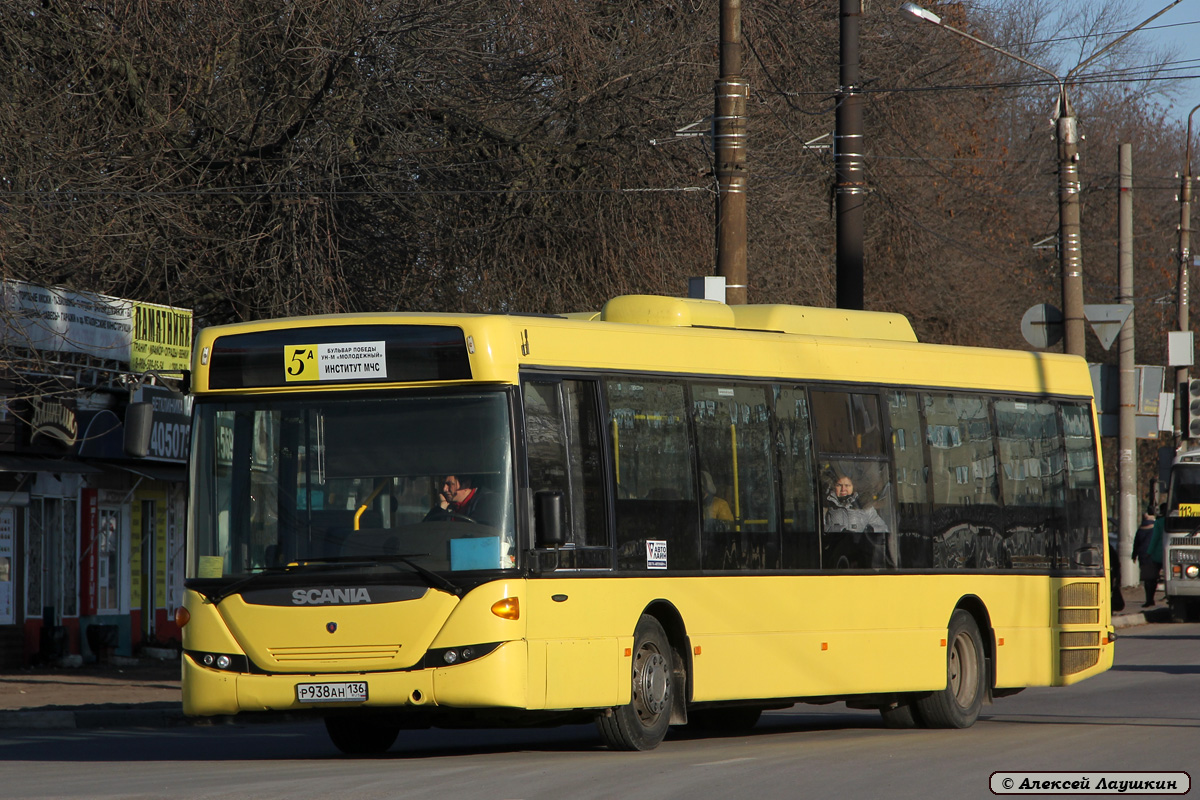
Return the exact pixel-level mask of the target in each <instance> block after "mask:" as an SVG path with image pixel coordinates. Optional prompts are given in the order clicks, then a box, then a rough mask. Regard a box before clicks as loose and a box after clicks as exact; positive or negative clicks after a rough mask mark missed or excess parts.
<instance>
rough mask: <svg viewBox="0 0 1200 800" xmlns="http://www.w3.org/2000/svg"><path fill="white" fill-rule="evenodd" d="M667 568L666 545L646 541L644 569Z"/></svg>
mask: <svg viewBox="0 0 1200 800" xmlns="http://www.w3.org/2000/svg"><path fill="white" fill-rule="evenodd" d="M666 568H667V543H666V542H656V541H649V540H648V541H647V542H646V569H666Z"/></svg>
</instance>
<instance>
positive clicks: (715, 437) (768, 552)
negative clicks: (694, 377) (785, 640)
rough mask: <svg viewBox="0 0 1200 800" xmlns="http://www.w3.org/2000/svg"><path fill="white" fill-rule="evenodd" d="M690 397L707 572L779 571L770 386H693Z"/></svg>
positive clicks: (703, 558)
mask: <svg viewBox="0 0 1200 800" xmlns="http://www.w3.org/2000/svg"><path fill="white" fill-rule="evenodd" d="M691 393H692V421H693V430H694V432H695V434H696V455H697V457H698V459H699V463H700V475H699V477H700V487H699V489H700V491H699V494H700V513H701V519H702V520H703V523H702V524H703V536H702V542H701V563H702V566H703V568H704V569H707V570H742V569H745V570H755V569H778V568H779V566H780V563H779V525H778V524H777V521H776V518H775V517H776V510H775V471H774V469H773V468H772V464H771V410H770V408H771V407H770V406H769V405H768V404H767V390H766V387H763V386H729V385H712V384H704V383H693V384H692V385H691Z"/></svg>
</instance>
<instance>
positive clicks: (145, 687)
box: [0, 586, 1171, 729]
mask: <svg viewBox="0 0 1200 800" xmlns="http://www.w3.org/2000/svg"><path fill="white" fill-rule="evenodd" d="M1122 594H1123V596H1124V598H1125V609H1124V610H1123V611H1120V612H1117V613H1115V614H1113V627H1114V628H1128V627H1131V626H1134V625H1145V624H1146V623H1150V622H1155V623H1158V622H1170V620H1171V616H1170V612H1169V611H1168V609H1167V605H1166V603H1165V602H1164V600H1163V597H1162V592H1161V590H1160V591H1159V593H1158V595H1157V597H1156V599H1157V600H1158V602H1157V604H1156V605H1155V606H1154V608H1150V609H1143V608H1142V607H1141V606H1142V602H1143V601H1144V600H1145V595H1144V594H1143V592H1142V589H1141V587H1140V586H1138V587H1133V588H1127V589H1125V590H1124V592H1123V593H1122ZM180 704H181V697H180V690H179V662H178V661H156V660H151V659H121V660H120V663H119V664H87V665H85V666H82V667H77V668H54V667H37V668H29V669H23V670H12V671H9V672H0V729H5V728H10V729H11V728H132V727H158V728H161V727H168V726H174V725H187V724H189V720H188V718H187V717H185V716H184V715H183V710H182V708H181V705H180Z"/></svg>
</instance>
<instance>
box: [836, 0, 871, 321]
mask: <svg viewBox="0 0 1200 800" xmlns="http://www.w3.org/2000/svg"><path fill="white" fill-rule="evenodd" d="M841 3H842V5H841V13H840V19H841V27H840V31H841V62H842V63H841V71H840V73H839V86H838V104H837V114H836V119H835V123H834V134H833V140H834V157H835V164H836V186H835V189H834V192H835V197H836V202H837V307H838V308H852V309H859V310H861V309H862V308H863V239H864V238H865V233H864V228H863V204H864V203H865V201H866V195H867V184H866V175H865V174H864V170H863V112H862V95H861V94H860V93H859V88H860V84H861V82H862V76H861V74H860V72H859V68H858V62H859V59H858V28H859V22H860V20H861V18H862V0H841Z"/></svg>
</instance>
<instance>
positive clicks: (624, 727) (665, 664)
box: [596, 614, 675, 750]
mask: <svg viewBox="0 0 1200 800" xmlns="http://www.w3.org/2000/svg"><path fill="white" fill-rule="evenodd" d="M671 660H672V655H671V644H670V642H669V641H668V640H667V634H666V631H664V630H663V627H662V625H660V624H659V622H658V620H656V619H655V618H654V617H652V616H650V615H649V614H643V615H642V618H641V619H640V620H638V624H637V627H636V628H635V629H634V631H633V665H632V670H631V674H632V681H633V686H632V693H631V695H630V700H629V702H628V703H626V704H625V705H623V706H619V707H617V708H615V709H613V711H612V713H611V714H609V715H605V716H601V717H598V718H597V719H596V727H597V728H599V730H600V738H601V739H603V740H604V744H605V745H607V746H608V748H609V749H610V750H653V749H654V748H655V747H658V744H659V742H661V741H662V740H663V737H665V736H666V735H667V728H668V727H669V726H670V724H671V707H672V705H673V704H674V700H675V697H674V692H675V686H674V668H673V667H674V665H673V664H672V661H671Z"/></svg>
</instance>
